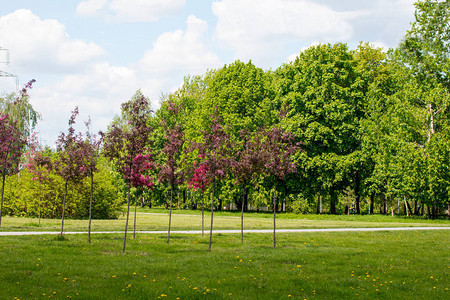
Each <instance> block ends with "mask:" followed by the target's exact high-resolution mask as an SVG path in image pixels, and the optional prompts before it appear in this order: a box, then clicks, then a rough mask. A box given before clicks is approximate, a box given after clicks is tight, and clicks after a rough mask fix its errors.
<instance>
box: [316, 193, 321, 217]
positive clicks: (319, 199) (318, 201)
mask: <svg viewBox="0 0 450 300" xmlns="http://www.w3.org/2000/svg"><path fill="white" fill-rule="evenodd" d="M321 213H322V198H321V197H320V193H319V195H318V197H317V209H316V214H317V215H318V214H321Z"/></svg>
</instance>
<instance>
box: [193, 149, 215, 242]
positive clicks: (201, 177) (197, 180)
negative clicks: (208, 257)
mask: <svg viewBox="0 0 450 300" xmlns="http://www.w3.org/2000/svg"><path fill="white" fill-rule="evenodd" d="M198 158H199V159H200V161H201V159H202V158H201V157H200V156H199V157H198ZM192 168H193V170H194V171H193V174H192V177H191V178H190V180H189V182H188V186H189V188H190V189H191V190H199V191H200V192H201V194H202V236H204V235H205V213H204V210H205V198H204V193H205V191H206V189H208V186H209V185H210V182H209V179H210V178H207V176H206V172H207V171H208V165H207V164H205V163H198V162H197V161H194V164H193V166H192Z"/></svg>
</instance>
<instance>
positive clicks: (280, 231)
mask: <svg viewBox="0 0 450 300" xmlns="http://www.w3.org/2000/svg"><path fill="white" fill-rule="evenodd" d="M407 230H450V227H380V228H323V229H320V228H319V229H277V232H278V233H288V232H355V231H360V232H362V231H364V232H367V231H407ZM128 232H132V230H129V231H128ZM207 232H209V229H208V230H205V233H207ZM240 232H241V231H240V230H213V233H240ZM271 232H273V229H248V230H244V233H271ZM60 233H61V232H58V231H13V232H11V231H10V232H6V231H5V232H0V236H21V235H45V234H60ZM112 233H123V231H92V232H91V234H112ZM136 233H141V234H166V233H167V231H136ZM170 233H172V234H173V233H179V234H201V233H202V231H201V230H171V231H170ZM64 234H87V231H67V232H64Z"/></svg>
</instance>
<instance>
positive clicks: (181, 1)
mask: <svg viewBox="0 0 450 300" xmlns="http://www.w3.org/2000/svg"><path fill="white" fill-rule="evenodd" d="M184 5H185V0H86V1H82V2H80V3H79V4H78V5H77V9H76V10H77V14H78V15H80V16H85V17H97V16H98V17H101V18H104V19H105V20H107V21H111V22H155V21H158V20H159V19H160V18H161V17H162V16H167V15H173V14H175V13H177V12H180V11H181V10H182V9H183V7H184Z"/></svg>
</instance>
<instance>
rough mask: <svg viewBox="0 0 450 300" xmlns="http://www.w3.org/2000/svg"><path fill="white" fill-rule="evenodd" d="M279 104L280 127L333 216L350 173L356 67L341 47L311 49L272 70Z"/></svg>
mask: <svg viewBox="0 0 450 300" xmlns="http://www.w3.org/2000/svg"><path fill="white" fill-rule="evenodd" d="M276 73H277V77H278V78H277V84H278V93H279V97H280V101H281V102H282V103H283V106H284V107H286V108H287V114H286V117H285V118H284V119H283V120H282V122H281V124H282V126H283V127H284V128H285V129H286V130H287V131H289V132H292V133H293V134H294V135H295V136H297V138H298V139H299V140H300V141H302V142H303V143H304V145H303V148H304V150H305V154H306V155H303V154H300V155H299V156H298V157H297V164H298V165H299V166H301V167H302V168H303V169H302V171H301V172H299V173H306V174H309V176H310V178H309V180H311V181H312V182H311V185H312V186H314V187H315V191H313V192H314V193H321V194H328V195H330V199H331V202H330V212H331V213H333V214H334V213H336V204H337V199H338V195H339V193H340V192H341V191H342V190H343V189H345V187H346V186H348V185H349V181H350V175H351V173H352V171H353V170H354V168H355V166H354V159H353V156H352V153H353V152H354V151H355V149H357V148H358V145H359V136H358V134H359V119H360V117H361V116H362V106H361V103H362V101H363V94H362V93H361V91H360V87H359V86H358V84H359V83H358V81H357V80H356V79H358V74H357V70H356V63H355V60H354V58H353V55H352V53H351V52H350V51H349V50H348V48H347V46H346V45H345V44H335V45H329V44H328V45H319V46H314V47H311V48H309V49H307V50H305V51H304V52H302V53H300V55H299V56H298V57H297V58H296V60H295V61H294V62H292V63H289V64H285V65H283V66H282V67H281V68H280V69H279V70H277V72H276Z"/></svg>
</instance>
